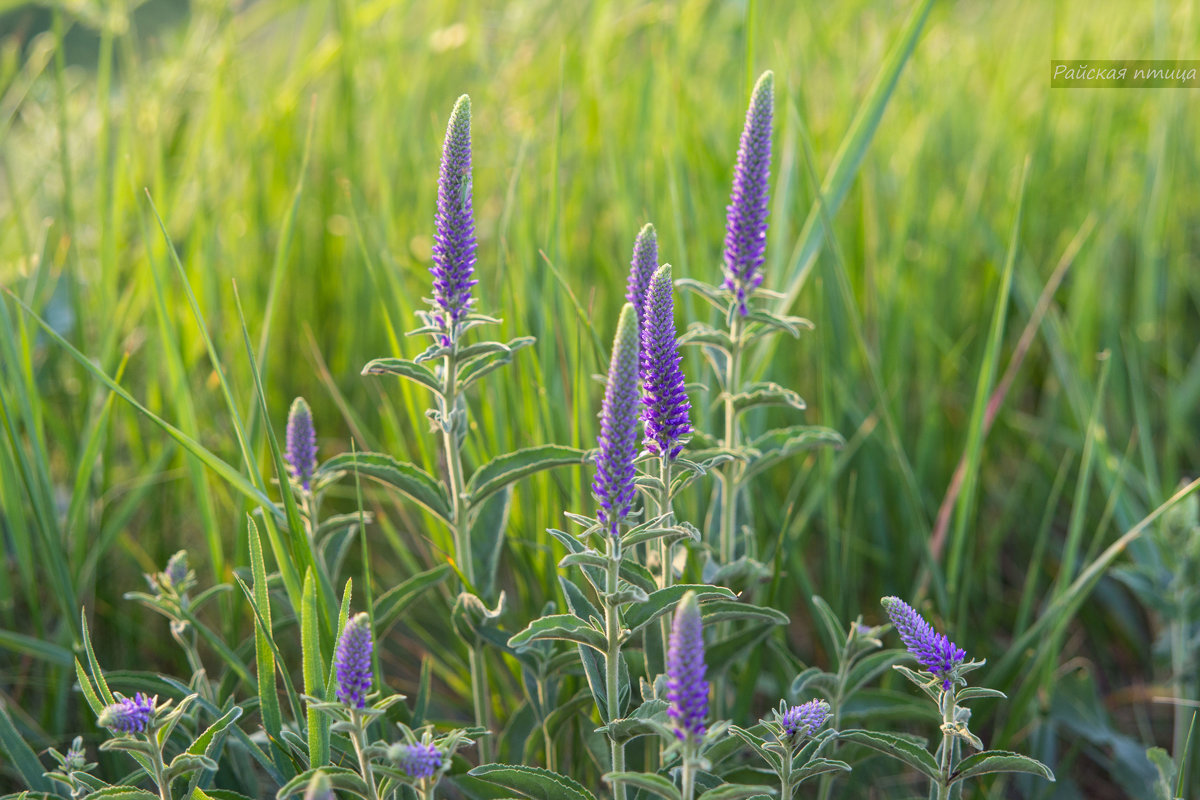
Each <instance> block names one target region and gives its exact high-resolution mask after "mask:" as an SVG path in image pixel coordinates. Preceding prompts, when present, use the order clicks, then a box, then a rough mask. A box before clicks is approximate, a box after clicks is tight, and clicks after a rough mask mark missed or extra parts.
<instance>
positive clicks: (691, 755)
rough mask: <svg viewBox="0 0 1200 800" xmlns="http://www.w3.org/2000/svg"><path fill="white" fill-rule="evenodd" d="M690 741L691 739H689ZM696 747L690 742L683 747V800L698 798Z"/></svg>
mask: <svg viewBox="0 0 1200 800" xmlns="http://www.w3.org/2000/svg"><path fill="white" fill-rule="evenodd" d="M689 739H690V737H689ZM695 749H696V745H695V744H694V743H693V742H691V741H690V740H689V741H688V742H686V743H685V744H684V745H683V769H682V770H681V773H682V774H681V776H680V778H681V781H680V782H681V783H682V787H681V788H682V789H683V792H682V794H683V800H695V797H696V753H695Z"/></svg>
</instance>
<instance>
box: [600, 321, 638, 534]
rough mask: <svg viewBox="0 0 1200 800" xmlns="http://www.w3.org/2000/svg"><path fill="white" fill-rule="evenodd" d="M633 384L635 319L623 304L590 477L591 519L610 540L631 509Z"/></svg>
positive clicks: (634, 418) (635, 395)
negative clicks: (596, 508) (594, 505)
mask: <svg viewBox="0 0 1200 800" xmlns="http://www.w3.org/2000/svg"><path fill="white" fill-rule="evenodd" d="M637 382H638V332H637V317H636V316H635V315H634V311H633V306H631V305H629V304H628V303H626V304H625V307H624V308H623V309H621V320H620V322H618V323H617V336H616V338H615V339H614V340H613V350H612V361H611V362H610V363H609V365H608V382H607V384H606V385H605V387H604V403H603V405H601V407H600V442H599V444H600V449H599V452H598V454H597V456H596V477H595V478H593V479H592V495H593V496H594V497H595V498H596V503H597V504H599V506H600V508H599V511H598V513H597V516H598V517H599V518H600V523H601V524H602V525H603V526H604V528H605V530H607V531H608V533H609V535H610V536H616V535H617V534H618V533H619V530H620V526H621V523H622V522H624V521H625V517H627V516H628V515H629V509H630V508H631V507H632V506H633V493H634V487H633V479H634V475H635V473H636V469H635V467H634V465H633V461H634V459H635V458H637V444H636V441H637V421H638V413H637V402H638V387H637Z"/></svg>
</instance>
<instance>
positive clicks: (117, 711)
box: [97, 692, 158, 733]
mask: <svg viewBox="0 0 1200 800" xmlns="http://www.w3.org/2000/svg"><path fill="white" fill-rule="evenodd" d="M117 698H118V699H117V702H115V703H112V704H110V705H107V706H105V707H104V709H103V710H102V711H101V712H100V716H99V718H98V719H97V721H98V722H99V723H100V724H101V725H102V726H103V727H105V728H108V729H110V730H114V731H117V732H118V733H145V732H146V729H147V727H148V726H149V725H150V720H151V718H152V717H153V716H154V711H155V707H156V706H157V704H158V697H157V696H155V697H149V696H147V695H146V694H144V693H143V692H138V693H137V694H136V695H134V696H133V697H123V696H121V695H117Z"/></svg>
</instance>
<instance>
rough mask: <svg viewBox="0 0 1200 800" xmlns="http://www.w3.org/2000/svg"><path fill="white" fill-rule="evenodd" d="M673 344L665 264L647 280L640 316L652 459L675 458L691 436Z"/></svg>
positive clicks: (672, 301) (672, 303) (672, 315)
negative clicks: (686, 438) (642, 309)
mask: <svg viewBox="0 0 1200 800" xmlns="http://www.w3.org/2000/svg"><path fill="white" fill-rule="evenodd" d="M680 360H681V359H680V356H679V347H678V346H677V345H676V344H675V299H674V296H673V294H672V288H671V266H670V265H669V264H664V265H663V266H662V267H660V268H659V269H658V270H657V271H656V272H655V273H654V277H652V278H651V279H650V285H649V287H648V290H647V293H646V307H645V310H644V312H643V316H642V351H641V377H642V391H643V397H642V402H643V403H644V404H645V406H646V408H645V411H644V412H643V413H642V419H643V420H645V423H646V449H647V450H649V451H650V452H651V453H654V454H655V455H662V456H665V457H666V458H675V457H676V456H677V455H679V451H680V450H682V449H683V442H684V437H686V436H687V435H688V434H689V433H691V430H692V425H691V422H690V421H689V419H688V412H689V411H690V410H691V403H689V402H688V396H687V392H685V391H684V388H683V386H684V382H683V370H681V369H680V368H679V362H680Z"/></svg>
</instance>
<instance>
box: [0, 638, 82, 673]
mask: <svg viewBox="0 0 1200 800" xmlns="http://www.w3.org/2000/svg"><path fill="white" fill-rule="evenodd" d="M0 647H2V648H5V649H6V650H12V651H13V652H14V653H22V654H24V655H27V656H31V657H33V658H36V659H40V660H42V661H45V662H47V663H50V664H57V665H58V666H60V667H69V666H71V663H72V662H73V661H74V660H75V656H74V655H72V654H71V651H70V650H68V649H67V648H65V647H62V646H60V645H57V644H54V643H53V642H46V641H43V640H41V639H36V638H34V637H32V636H26V635H25V634H23V633H15V632H14V631H4V630H0Z"/></svg>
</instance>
